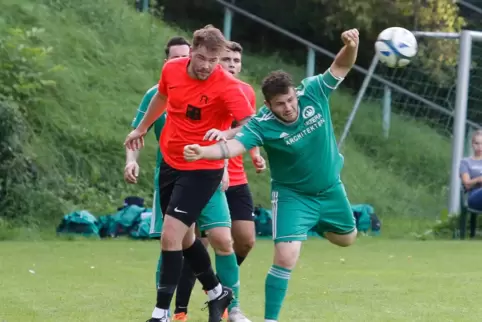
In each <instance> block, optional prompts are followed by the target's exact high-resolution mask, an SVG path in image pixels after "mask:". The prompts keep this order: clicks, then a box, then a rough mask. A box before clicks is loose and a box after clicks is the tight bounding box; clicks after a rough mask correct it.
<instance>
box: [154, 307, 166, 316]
mask: <svg viewBox="0 0 482 322" xmlns="http://www.w3.org/2000/svg"><path fill="white" fill-rule="evenodd" d="M168 312H169V311H168V310H164V309H159V308H157V307H156V308H154V311H152V317H153V318H155V319H161V318H163V317H167V315H168Z"/></svg>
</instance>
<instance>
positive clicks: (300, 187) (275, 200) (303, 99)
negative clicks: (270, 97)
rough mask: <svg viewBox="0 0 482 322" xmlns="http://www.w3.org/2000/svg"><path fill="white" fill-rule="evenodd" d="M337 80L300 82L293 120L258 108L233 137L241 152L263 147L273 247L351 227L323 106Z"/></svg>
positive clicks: (323, 78) (330, 77)
mask: <svg viewBox="0 0 482 322" xmlns="http://www.w3.org/2000/svg"><path fill="white" fill-rule="evenodd" d="M341 80H342V79H339V78H336V77H334V76H333V75H332V74H331V72H330V71H327V72H326V73H324V74H321V75H317V76H313V77H309V78H305V79H304V80H303V81H302V82H301V85H300V86H299V87H298V88H297V89H296V94H297V97H298V108H299V115H298V119H297V120H296V121H295V122H292V123H286V122H283V121H282V120H280V119H279V118H277V117H276V116H275V115H274V114H273V113H272V112H271V111H270V110H269V109H268V108H267V107H266V106H263V107H262V108H261V110H260V111H259V113H258V114H257V115H256V116H255V117H254V118H253V119H251V120H250V121H249V122H248V124H246V125H245V126H244V127H243V129H242V130H241V131H240V132H239V133H238V134H237V135H236V137H235V138H236V139H237V140H238V141H239V142H241V143H242V144H243V145H244V147H245V148H246V150H250V149H252V148H253V147H255V146H263V147H264V149H265V151H266V153H267V155H268V160H269V165H270V170H271V195H272V196H271V199H272V200H271V201H272V216H273V240H274V241H275V242H276V243H277V242H288V241H296V240H306V239H307V235H308V231H309V230H310V229H312V228H313V227H316V229H317V231H318V232H319V233H321V234H323V233H325V232H333V233H337V234H349V233H351V232H352V231H353V230H354V229H355V227H356V226H355V218H354V216H353V213H352V210H351V206H350V202H349V201H348V198H347V195H346V192H345V189H344V186H343V183H342V182H341V180H340V172H341V169H342V167H343V156H342V155H341V154H340V153H339V151H338V146H337V143H336V138H335V134H334V131H333V125H332V122H331V115H330V107H329V98H330V95H331V93H332V91H333V90H334V89H336V87H337V86H338V84H339V83H340V82H341Z"/></svg>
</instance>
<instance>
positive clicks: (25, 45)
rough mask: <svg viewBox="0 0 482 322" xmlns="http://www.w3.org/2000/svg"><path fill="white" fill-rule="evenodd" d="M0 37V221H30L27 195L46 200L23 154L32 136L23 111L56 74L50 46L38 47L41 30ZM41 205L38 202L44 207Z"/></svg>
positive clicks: (11, 31)
mask: <svg viewBox="0 0 482 322" xmlns="http://www.w3.org/2000/svg"><path fill="white" fill-rule="evenodd" d="M1 30H4V31H3V32H1V33H0V137H1V138H2V140H1V142H0V209H1V211H0V216H2V217H3V218H8V219H15V220H16V221H17V220H20V221H23V222H26V221H28V222H31V219H32V218H29V217H31V214H33V213H35V207H30V206H31V205H32V203H35V201H36V200H35V198H32V197H33V195H35V194H33V193H32V190H33V191H39V192H40V194H41V195H39V196H38V201H41V200H44V201H46V200H47V199H48V198H45V194H44V193H42V190H40V189H39V188H40V186H39V182H38V181H37V172H36V169H35V164H34V163H33V162H32V158H31V155H29V152H28V151H29V149H28V146H29V143H30V139H31V137H32V135H33V134H34V133H33V132H32V130H31V128H30V126H29V122H28V116H29V109H31V108H35V107H36V105H37V104H38V103H39V101H40V99H41V97H42V94H43V93H45V91H47V90H48V89H49V88H52V87H54V86H55V82H54V81H53V80H52V79H51V78H50V74H51V73H53V72H54V71H55V70H57V69H59V66H55V65H54V66H52V65H51V64H50V63H49V60H48V56H49V54H50V53H51V51H52V48H51V47H45V46H42V45H41V41H40V39H39V35H40V34H41V33H42V32H43V30H42V29H38V28H32V29H27V30H24V29H21V28H14V29H3V28H2V29H1ZM44 201H42V202H44Z"/></svg>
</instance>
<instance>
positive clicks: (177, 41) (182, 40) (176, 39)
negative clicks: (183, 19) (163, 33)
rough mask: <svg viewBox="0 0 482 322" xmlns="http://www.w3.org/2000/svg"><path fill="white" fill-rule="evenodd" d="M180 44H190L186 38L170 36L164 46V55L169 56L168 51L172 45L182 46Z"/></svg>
mask: <svg viewBox="0 0 482 322" xmlns="http://www.w3.org/2000/svg"><path fill="white" fill-rule="evenodd" d="M182 45H186V46H189V47H190V46H191V44H190V43H189V41H187V40H186V38H184V37H181V36H177V37H172V38H171V39H169V40H168V42H167V44H166V48H165V49H164V52H165V53H166V57H169V52H170V50H171V47H172V46H182Z"/></svg>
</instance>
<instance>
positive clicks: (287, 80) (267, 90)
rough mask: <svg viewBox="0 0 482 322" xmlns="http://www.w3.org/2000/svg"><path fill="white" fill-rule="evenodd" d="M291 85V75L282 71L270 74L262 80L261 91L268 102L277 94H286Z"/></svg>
mask: <svg viewBox="0 0 482 322" xmlns="http://www.w3.org/2000/svg"><path fill="white" fill-rule="evenodd" d="M291 87H294V85H293V79H292V78H291V75H290V74H288V73H287V72H285V71H283V70H277V71H274V72H271V73H269V74H268V76H266V77H265V78H264V79H263V83H262V84H261V91H262V92H263V96H264V99H265V100H267V101H268V102H269V101H270V100H271V99H272V98H273V97H275V96H276V95H279V94H288V92H289V90H290V88H291Z"/></svg>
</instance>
